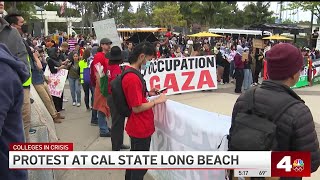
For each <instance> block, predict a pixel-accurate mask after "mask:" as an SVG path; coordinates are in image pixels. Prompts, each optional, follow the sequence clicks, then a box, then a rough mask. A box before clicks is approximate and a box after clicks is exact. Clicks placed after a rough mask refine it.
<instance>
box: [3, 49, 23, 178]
mask: <svg viewBox="0 0 320 180" xmlns="http://www.w3.org/2000/svg"><path fill="white" fill-rule="evenodd" d="M0 72H1V76H0V87H5V88H0V99H1V103H0V159H1V161H0V179H10V180H27V179H28V173H27V171H26V170H10V169H9V166H8V164H9V144H10V143H24V142H25V141H24V138H25V137H24V130H23V124H22V103H23V99H24V97H23V96H24V95H23V87H22V82H25V81H26V80H27V79H28V78H29V71H28V69H27V67H26V66H25V64H23V62H22V61H21V60H19V59H18V58H16V57H14V56H13V55H12V54H11V52H10V51H9V49H8V47H7V46H6V45H5V44H2V43H1V44H0Z"/></svg>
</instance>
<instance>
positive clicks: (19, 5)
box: [4, 1, 36, 22]
mask: <svg viewBox="0 0 320 180" xmlns="http://www.w3.org/2000/svg"><path fill="white" fill-rule="evenodd" d="M4 6H5V9H6V10H7V12H8V13H16V12H18V13H20V14H21V15H22V16H23V18H24V19H25V21H26V22H28V21H29V20H30V19H36V18H35V17H32V15H34V14H35V13H36V8H35V7H34V2H28V1H17V2H16V1H14V2H6V3H4Z"/></svg>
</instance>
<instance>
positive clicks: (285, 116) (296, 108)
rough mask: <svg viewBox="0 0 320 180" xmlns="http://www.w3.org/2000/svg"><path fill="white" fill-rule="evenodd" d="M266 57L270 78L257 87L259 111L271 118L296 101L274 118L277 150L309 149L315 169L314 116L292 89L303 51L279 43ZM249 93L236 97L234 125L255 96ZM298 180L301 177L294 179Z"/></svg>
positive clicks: (318, 159)
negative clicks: (286, 105) (251, 97)
mask: <svg viewBox="0 0 320 180" xmlns="http://www.w3.org/2000/svg"><path fill="white" fill-rule="evenodd" d="M267 60H268V64H267V66H268V68H267V71H268V75H269V79H268V80H265V81H263V82H262V85H261V86H260V87H257V89H256V90H255V93H254V98H255V108H256V111H258V112H260V113H263V114H265V116H267V117H271V116H272V115H273V114H274V113H276V112H278V111H279V107H277V105H279V104H283V103H286V102H287V103H288V104H289V103H292V102H294V101H296V103H294V104H292V105H291V106H289V108H288V109H286V110H285V111H284V112H283V113H282V115H281V116H280V117H279V118H278V119H277V120H273V119H272V120H273V121H274V122H275V124H276V126H277V130H276V134H277V135H276V140H277V142H278V145H277V147H276V149H275V150H276V151H305V152H310V153H311V172H315V171H316V170H317V169H318V167H319V165H320V150H319V141H318V138H317V133H316V131H315V124H314V121H313V117H312V114H311V112H310V110H309V108H308V106H306V105H305V102H304V101H303V100H302V99H301V98H300V97H299V95H297V94H296V93H295V92H294V91H293V90H292V89H291V88H290V87H292V86H294V85H295V84H296V83H297V82H298V80H299V76H300V71H301V70H302V67H303V57H302V54H301V51H300V50H299V49H298V48H296V47H295V46H293V45H291V44H289V43H281V44H277V45H275V46H273V47H272V48H271V49H270V50H269V51H268V52H267ZM249 93H251V92H246V93H244V94H242V95H241V96H240V97H239V98H238V99H237V101H236V103H235V105H234V108H233V113H232V123H231V127H232V124H233V122H234V119H235V117H236V116H237V114H238V113H244V112H245V111H247V110H248V106H249V103H251V102H249V99H250V98H248V97H249V95H252V94H249ZM248 141H250V139H248ZM281 179H283V178H281ZM298 179H299V180H301V179H302V178H294V180H298Z"/></svg>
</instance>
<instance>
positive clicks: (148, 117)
mask: <svg viewBox="0 0 320 180" xmlns="http://www.w3.org/2000/svg"><path fill="white" fill-rule="evenodd" d="M155 56H156V51H155V48H154V46H153V45H152V44H151V43H149V42H145V43H141V44H138V45H137V46H136V47H135V48H134V49H133V51H132V53H131V56H130V57H129V63H130V66H127V67H126V68H125V69H129V68H133V69H134V70H136V71H138V73H141V70H142V71H143V70H146V69H147V68H149V65H150V63H149V61H151V59H153V58H154V57H155ZM143 83H145V82H142V81H141V80H140V78H139V76H138V75H136V74H135V73H133V72H129V73H128V74H126V75H125V76H124V77H123V78H122V89H123V93H124V95H125V98H126V101H127V104H128V106H129V108H130V109H132V113H131V115H130V116H129V117H128V121H127V125H126V128H125V129H126V131H127V134H128V135H129V136H130V140H131V151H149V150H150V142H151V136H152V134H153V133H154V131H155V126H154V114H153V111H152V108H153V107H154V106H155V105H157V104H161V103H164V102H166V100H167V98H166V95H165V94H163V93H160V92H159V90H158V89H156V88H153V89H151V90H150V91H149V92H148V94H149V96H155V95H158V94H160V96H159V97H158V98H155V99H153V100H152V101H148V100H147V98H146V93H145V92H146V89H143V87H145V85H143ZM146 173H147V169H144V170H129V169H127V170H126V175H125V180H143V177H144V175H145V174H146Z"/></svg>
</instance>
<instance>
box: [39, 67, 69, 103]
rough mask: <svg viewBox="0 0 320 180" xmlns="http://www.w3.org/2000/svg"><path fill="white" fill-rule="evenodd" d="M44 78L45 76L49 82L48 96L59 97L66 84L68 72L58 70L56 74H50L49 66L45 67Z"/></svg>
mask: <svg viewBox="0 0 320 180" xmlns="http://www.w3.org/2000/svg"><path fill="white" fill-rule="evenodd" d="M44 76H47V77H48V78H49V80H50V83H48V87H49V90H50V94H51V95H52V96H55V97H61V96H62V92H63V89H64V85H65V84H66V80H67V76H68V70H66V69H60V70H58V72H57V73H56V74H52V73H51V72H50V69H49V66H47V67H46V70H45V72H44Z"/></svg>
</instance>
